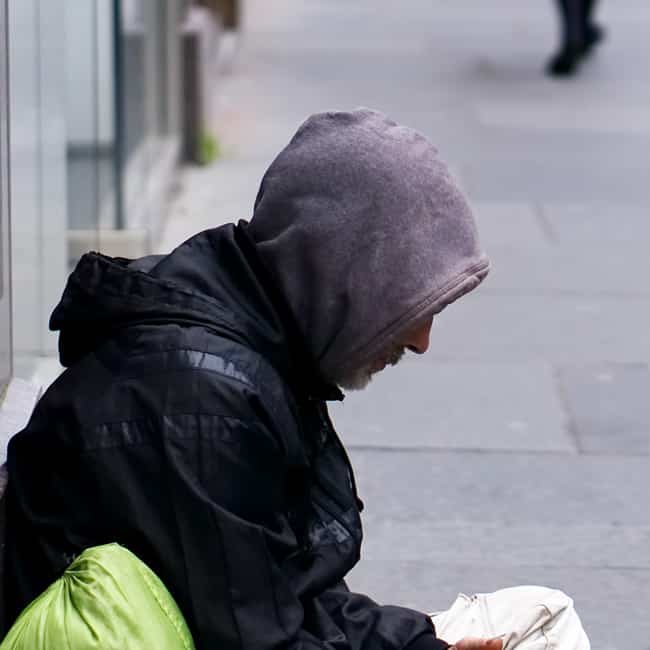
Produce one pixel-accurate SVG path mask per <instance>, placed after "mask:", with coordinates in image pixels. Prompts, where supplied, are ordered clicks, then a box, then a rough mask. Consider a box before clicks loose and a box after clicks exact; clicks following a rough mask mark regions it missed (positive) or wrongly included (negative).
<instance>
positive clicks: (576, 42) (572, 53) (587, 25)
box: [548, 0, 604, 76]
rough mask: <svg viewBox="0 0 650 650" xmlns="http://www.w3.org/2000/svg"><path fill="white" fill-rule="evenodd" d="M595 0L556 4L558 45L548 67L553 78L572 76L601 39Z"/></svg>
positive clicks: (559, 0)
mask: <svg viewBox="0 0 650 650" xmlns="http://www.w3.org/2000/svg"><path fill="white" fill-rule="evenodd" d="M597 2H598V0H556V3H557V7H558V11H559V14H560V22H561V45H560V49H559V50H558V52H557V53H556V54H555V55H554V56H553V57H552V59H551V60H550V61H549V64H548V72H549V74H551V75H553V76H571V75H573V74H574V73H575V72H576V71H577V69H578V67H579V65H580V63H581V62H582V61H583V60H584V58H585V57H586V56H588V55H589V54H590V53H591V52H592V51H593V49H594V47H595V46H596V45H597V44H598V43H599V42H600V41H601V40H602V39H603V37H604V31H603V29H602V27H600V25H598V24H597V23H596V22H595V21H594V13H595V9H596V4H597Z"/></svg>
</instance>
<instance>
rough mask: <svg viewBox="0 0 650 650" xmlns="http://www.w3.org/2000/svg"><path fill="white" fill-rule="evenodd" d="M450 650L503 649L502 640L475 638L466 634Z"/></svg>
mask: <svg viewBox="0 0 650 650" xmlns="http://www.w3.org/2000/svg"><path fill="white" fill-rule="evenodd" d="M450 650H503V640H502V639H500V638H498V637H497V638H496V639H476V638H474V637H471V636H468V637H465V638H464V639H461V640H460V641H458V642H457V643H456V644H455V645H453V646H451V648H450Z"/></svg>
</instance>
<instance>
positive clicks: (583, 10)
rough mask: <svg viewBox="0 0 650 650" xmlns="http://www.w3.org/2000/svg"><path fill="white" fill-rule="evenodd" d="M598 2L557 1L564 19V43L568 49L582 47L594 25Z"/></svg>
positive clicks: (591, 0) (595, 0)
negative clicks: (595, 9)
mask: <svg viewBox="0 0 650 650" xmlns="http://www.w3.org/2000/svg"><path fill="white" fill-rule="evenodd" d="M597 1H598V0H557V4H558V8H559V10H560V17H561V19H562V37H563V43H564V45H565V46H567V47H581V46H582V45H583V44H584V42H585V39H586V36H587V32H588V30H589V29H590V27H591V25H592V20H593V13H594V8H595V6H596V3H597Z"/></svg>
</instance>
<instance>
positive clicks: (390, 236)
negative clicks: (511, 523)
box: [5, 109, 589, 650]
mask: <svg viewBox="0 0 650 650" xmlns="http://www.w3.org/2000/svg"><path fill="white" fill-rule="evenodd" d="M488 270H489V261H488V259H487V257H486V256H485V255H484V254H483V253H482V251H481V249H480V246H479V242H478V236H477V231H476V225H475V222H474V217H473V215H472V212H471V210H470V208H469V205H468V203H467V201H466V199H465V198H464V196H463V194H462V192H461V191H460V189H459V188H458V186H457V185H456V183H455V182H454V180H453V179H452V177H451V176H450V174H449V172H448V170H447V167H446V165H445V164H444V162H443V161H442V160H441V159H440V157H439V155H438V152H437V150H436V149H435V147H433V146H432V145H431V143H430V142H428V141H427V140H426V138H424V136H422V135H421V134H419V133H417V132H416V131H414V130H412V129H410V128H407V127H404V126H400V125H398V124H396V123H395V122H393V121H391V120H389V119H388V118H386V117H385V116H384V115H382V114H381V113H378V112H375V111H371V110H367V109H360V110H356V111H352V112H328V113H321V114H318V115H314V116H312V117H311V118H309V119H308V120H307V121H306V122H305V123H304V124H303V125H302V126H301V127H300V129H299V130H298V132H297V133H296V135H295V136H294V137H293V139H292V140H291V142H290V143H289V144H288V145H287V147H286V148H285V149H284V150H283V151H282V152H281V153H280V154H279V155H278V157H277V158H276V159H275V161H274V162H273V163H272V164H271V166H270V168H269V169H268V171H267V172H266V174H265V176H264V178H263V180H262V183H261V187H260V190H259V193H258V196H257V199H256V201H255V207H254V211H253V217H252V220H251V221H250V223H246V222H240V223H239V224H237V225H235V224H228V225H226V226H222V227H220V228H215V229H212V230H207V231H205V232H203V233H199V234H197V235H195V236H194V237H192V238H190V239H189V240H188V241H186V242H185V243H183V244H181V245H180V246H179V247H178V248H176V249H175V250H174V251H172V252H171V253H170V254H168V255H164V256H156V257H150V258H144V259H141V260H136V261H130V260H126V259H122V258H109V257H105V256H103V255H100V254H98V253H89V254H87V255H85V256H84V257H83V258H82V259H81V260H80V262H79V264H78V265H77V268H76V270H75V271H74V272H73V274H72V275H71V277H70V279H69V281H68V285H67V287H66V289H65V292H64V294H63V297H62V299H61V302H60V303H59V305H58V306H57V308H56V309H55V311H54V313H53V315H52V319H51V323H50V325H51V327H52V329H54V330H58V331H60V339H59V351H60V357H61V363H62V364H63V365H64V366H66V367H67V370H66V371H65V372H64V373H63V374H62V375H61V377H60V378H59V379H58V380H57V381H56V382H55V383H54V384H53V385H52V386H51V387H50V389H49V390H48V391H47V393H46V394H45V395H44V396H43V398H42V399H41V400H40V402H39V403H38V405H37V407H36V410H35V412H34V415H33V416H32V418H31V420H30V422H29V424H28V425H27V427H26V429H25V430H24V431H22V432H21V433H19V434H17V435H16V436H15V437H14V438H13V439H12V440H11V442H10V444H9V454H8V457H9V460H8V467H9V492H8V527H7V531H8V539H7V564H6V566H7V572H6V576H5V578H6V581H7V583H6V586H7V588H6V592H5V593H6V594H7V596H8V602H7V607H8V619H9V622H11V621H13V620H15V618H16V616H17V615H18V613H19V612H20V611H21V610H22V609H23V608H24V607H26V606H27V604H28V603H29V602H30V601H31V600H32V599H33V598H35V597H36V596H37V595H38V594H39V593H41V592H42V591H43V590H44V589H45V588H46V587H47V586H48V584H50V583H51V582H52V581H53V580H55V579H56V578H57V577H58V576H59V575H60V574H61V572H62V571H64V570H65V568H66V566H68V564H69V562H70V561H71V558H74V557H76V556H78V554H79V553H81V552H82V551H83V550H84V549H86V548H89V547H93V546H97V545H101V544H105V543H111V542H118V543H119V544H121V545H123V546H125V547H126V548H127V549H129V550H130V551H131V552H133V553H134V554H135V555H136V556H137V557H139V558H140V559H141V560H143V561H144V562H145V563H146V564H147V565H148V566H149V567H150V568H151V569H152V570H154V571H155V573H156V574H157V575H158V576H159V577H160V578H161V579H162V581H163V583H164V584H165V585H166V586H167V588H168V589H169V591H170V592H171V594H172V595H173V597H174V598H175V599H176V601H177V603H178V605H179V607H180V610H181V612H183V614H184V616H185V617H186V618H187V622H188V624H189V628H190V630H191V631H192V634H193V636H194V641H195V643H196V647H197V649H198V650H272V649H275V650H280V649H284V650H291V649H293V650H307V649H313V650H364V649H365V650H371V649H373V650H374V649H381V650H405V649H408V650H444V649H446V648H447V647H448V646H449V643H454V644H456V645H457V648H458V650H501V649H502V645H503V644H504V643H505V644H506V645H507V644H510V645H509V647H513V648H514V646H515V645H517V644H519V643H520V642H522V641H527V642H530V647H531V648H533V647H546V646H545V645H539V644H542V643H544V639H550V638H552V639H553V644H554V647H555V648H558V649H560V650H588V647H589V644H588V640H587V639H586V636H585V634H584V631H583V630H582V628H581V626H580V623H579V619H578V618H577V616H576V614H575V612H574V610H573V606H572V602H571V600H570V598H568V597H567V596H566V595H564V594H562V593H561V592H557V591H554V590H548V589H543V588H538V587H535V588H515V589H514V590H510V591H506V592H505V593H500V592H496V593H495V594H492V595H489V594H485V595H482V596H477V597H475V598H472V599H470V598H466V597H459V599H458V600H457V602H456V603H455V604H454V606H453V607H452V608H451V609H450V610H448V611H447V612H443V613H441V614H438V615H436V616H434V617H433V620H432V618H431V617H430V616H429V615H427V614H426V613H423V612H419V611H415V610H413V609H409V608H405V607H399V606H393V605H388V606H386V605H382V604H379V603H377V602H375V601H373V600H372V599H371V598H369V597H367V596H365V595H363V594H359V593H355V592H354V591H351V590H350V589H349V588H348V586H347V584H346V582H345V578H346V575H347V574H348V572H349V571H350V570H351V569H352V567H353V566H354V565H355V564H356V563H357V562H358V561H359V559H360V557H361V541H362V527H361V516H360V513H361V510H362V503H361V501H360V499H359V497H358V495H357V488H356V482H355V480H354V473H353V469H352V465H351V463H350V460H349V458H348V455H347V453H346V451H345V447H344V445H343V443H342V442H341V440H340V439H339V437H338V435H337V433H336V431H335V429H334V426H333V424H332V422H331V420H330V417H329V415H328V410H327V404H326V402H327V401H328V400H340V399H342V398H343V394H342V393H341V391H340V388H344V389H350V390H352V389H361V388H363V387H365V386H366V385H367V384H368V383H369V382H370V380H371V378H372V376H373V375H374V374H375V373H377V372H380V371H381V370H383V369H384V368H385V367H387V366H392V365H395V364H396V363H398V361H399V360H400V359H401V357H402V356H403V354H404V352H405V351H411V352H414V353H418V354H422V353H424V352H425V351H426V350H427V347H428V345H429V335H430V330H431V326H432V322H433V318H434V316H436V315H437V314H439V313H440V312H441V311H442V310H443V309H444V308H446V307H447V306H448V305H449V304H450V303H452V302H453V301H455V300H457V299H459V298H461V297H463V296H464V295H465V294H467V293H468V292H470V291H472V290H473V289H475V288H476V287H477V286H478V285H479V284H480V283H481V281H482V280H483V279H484V278H485V276H486V275H487V273H488ZM476 327H477V328H480V327H481V324H480V323H476ZM395 398H396V401H397V400H398V398H399V395H396V396H395ZM404 418H405V422H406V421H407V419H408V414H407V413H405V414H404ZM395 435H396V436H399V435H400V432H399V431H396V432H395ZM404 480H408V477H407V476H405V477H404ZM477 480H480V479H479V478H478V477H477ZM439 488H440V489H441V490H444V486H442V485H441V486H439ZM430 597H431V598H432V599H435V598H436V585H435V581H434V577H433V576H432V583H431V596H430ZM498 635H502V636H501V638H496V639H495V638H492V637H495V636H498ZM467 637H470V638H467ZM476 637H483V638H476ZM486 637H490V638H486ZM535 644H538V645H535Z"/></svg>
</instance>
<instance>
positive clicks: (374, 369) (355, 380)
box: [337, 316, 433, 390]
mask: <svg viewBox="0 0 650 650" xmlns="http://www.w3.org/2000/svg"><path fill="white" fill-rule="evenodd" d="M432 324H433V316H431V317H429V318H428V319H427V320H426V321H424V322H423V323H421V324H419V325H418V326H417V327H415V328H413V329H412V330H410V331H409V332H407V333H406V334H405V335H404V336H402V337H401V339H400V341H399V342H398V343H396V344H395V345H394V346H392V347H391V348H390V349H389V350H387V351H386V352H384V353H383V354H382V355H381V356H380V357H379V358H378V359H377V360H376V361H373V362H372V363H370V364H368V365H367V366H366V367H365V368H360V369H359V370H357V371H356V372H355V373H352V374H351V375H350V376H348V377H343V378H341V379H340V380H339V381H338V382H337V383H338V385H339V386H340V387H341V388H344V389H345V390H363V389H364V388H365V387H366V386H367V385H368V384H369V383H370V382H371V381H372V378H373V376H374V375H376V374H377V373H378V372H381V371H382V370H383V369H384V368H385V367H386V366H396V365H397V364H398V363H399V362H400V361H401V359H402V357H403V356H404V353H405V352H406V350H410V351H411V352H415V353H416V354H424V353H425V352H426V351H427V349H428V348H429V336H430V334H431V326H432Z"/></svg>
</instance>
